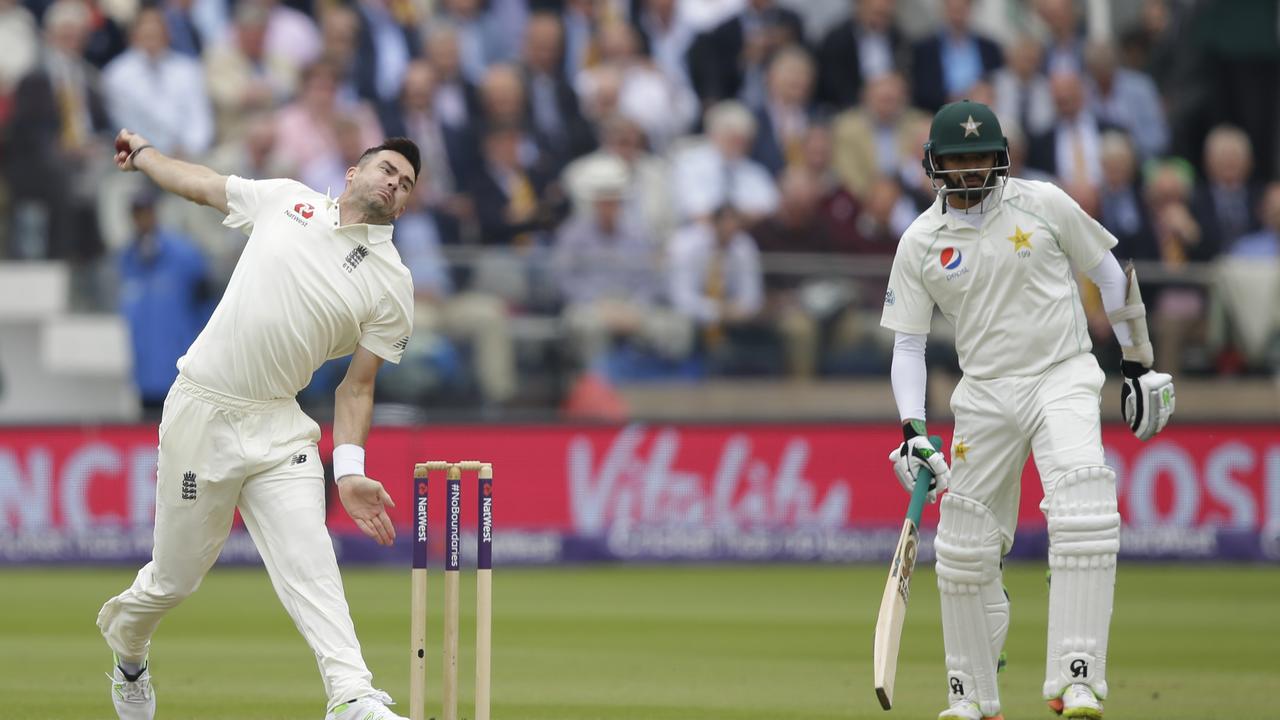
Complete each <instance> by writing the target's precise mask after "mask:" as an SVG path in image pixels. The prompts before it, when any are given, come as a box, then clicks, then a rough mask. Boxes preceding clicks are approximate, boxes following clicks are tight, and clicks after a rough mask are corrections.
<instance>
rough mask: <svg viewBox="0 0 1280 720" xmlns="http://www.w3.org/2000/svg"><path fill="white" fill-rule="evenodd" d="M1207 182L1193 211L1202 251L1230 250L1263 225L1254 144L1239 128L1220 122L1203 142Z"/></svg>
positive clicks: (1194, 200)
mask: <svg viewBox="0 0 1280 720" xmlns="http://www.w3.org/2000/svg"><path fill="white" fill-rule="evenodd" d="M1204 170H1205V182H1204V183H1203V184H1201V185H1200V186H1199V187H1198V188H1196V192H1195V197H1194V199H1193V200H1192V204H1191V211H1192V214H1193V215H1195V218H1196V222H1198V223H1199V224H1200V231H1201V233H1202V235H1201V241H1200V242H1201V253H1202V254H1203V255H1205V256H1206V257H1212V256H1214V255H1217V254H1218V253H1222V252H1228V253H1229V252H1230V251H1231V247H1232V245H1234V244H1235V241H1236V240H1237V239H1238V238H1239V237H1240V236H1242V235H1246V234H1248V233H1251V232H1255V231H1256V230H1258V228H1259V227H1260V223H1259V222H1258V217H1257V214H1256V213H1257V208H1258V206H1259V202H1258V201H1259V199H1260V196H1261V192H1260V190H1259V189H1258V186H1257V185H1254V184H1253V183H1251V182H1250V180H1249V176H1250V173H1251V172H1252V170H1253V145H1252V143H1250V141H1249V136H1248V135H1245V134H1244V131H1243V130H1241V129H1240V128H1237V127H1233V126H1231V125H1219V126H1218V127H1216V128H1214V129H1213V130H1212V131H1211V132H1210V133H1209V137H1207V138H1205V141H1204Z"/></svg>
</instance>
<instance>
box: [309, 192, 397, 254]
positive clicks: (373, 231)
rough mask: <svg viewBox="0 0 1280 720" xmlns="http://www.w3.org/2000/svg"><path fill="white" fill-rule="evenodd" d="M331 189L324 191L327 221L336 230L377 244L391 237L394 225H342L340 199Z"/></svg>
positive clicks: (371, 243)
mask: <svg viewBox="0 0 1280 720" xmlns="http://www.w3.org/2000/svg"><path fill="white" fill-rule="evenodd" d="M329 193H330V191H329V189H325V191H324V210H325V212H324V214H325V222H327V223H328V224H329V227H330V228H332V229H333V230H335V231H338V232H343V233H347V234H353V235H356V236H357V237H359V238H360V239H362V240H364V241H365V242H368V243H369V244H370V245H376V244H378V243H381V242H386V241H388V240H390V239H391V233H392V230H394V229H395V228H394V226H392V225H389V224H388V225H373V224H370V223H352V224H350V225H342V224H341V219H340V214H339V211H338V199H337V198H335V197H331V196H330V194H329Z"/></svg>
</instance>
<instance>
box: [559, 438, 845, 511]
mask: <svg viewBox="0 0 1280 720" xmlns="http://www.w3.org/2000/svg"><path fill="white" fill-rule="evenodd" d="M646 441H650V442H648V443H647V445H646ZM680 444H681V437H680V430H678V429H675V428H663V429H660V430H656V431H653V432H652V433H651V432H650V431H648V430H647V429H646V428H645V427H644V426H641V425H631V426H628V427H626V428H624V429H623V430H622V431H621V432H619V433H618V434H617V435H616V436H615V437H614V439H613V441H612V443H611V444H610V445H609V447H608V448H603V449H598V448H596V447H595V446H593V444H592V442H591V440H590V439H589V438H588V437H586V436H581V435H580V436H577V437H574V438H573V439H572V440H570V442H569V448H568V452H567V457H568V460H567V464H568V472H569V498H570V504H571V508H570V512H571V515H572V522H573V527H574V529H575V530H576V531H578V532H581V533H583V534H588V535H590V534H600V533H604V532H606V531H607V530H609V529H611V528H612V529H616V526H617V525H619V524H624V525H625V524H635V525H642V526H669V527H684V528H690V527H696V528H707V529H717V530H725V531H729V530H749V529H762V528H780V527H804V528H810V529H813V530H824V529H839V528H842V527H844V525H845V524H846V522H847V519H848V517H849V511H850V508H851V504H852V497H853V493H852V489H851V487H850V485H849V483H848V481H846V480H845V479H843V478H837V479H833V480H831V482H830V483H828V484H826V492H825V494H821V493H820V488H819V484H818V483H815V482H814V481H813V480H812V479H810V478H808V477H806V470H805V467H806V465H807V463H808V460H809V443H808V441H807V440H806V439H805V438H803V437H795V438H794V439H790V440H788V441H787V442H786V443H785V445H784V446H783V447H782V449H781V451H780V452H779V453H778V455H777V456H776V457H767V458H766V457H760V456H759V455H758V454H757V453H756V452H755V451H754V449H753V447H752V442H751V439H750V437H749V435H748V434H746V433H734V434H730V435H728V436H726V437H725V440H724V443H723V445H722V446H721V448H720V452H719V457H718V459H717V462H716V465H715V467H714V469H712V470H711V471H710V472H709V473H706V474H700V473H698V472H696V471H690V470H682V469H680V468H679V467H678V466H679V461H678V456H679V452H680Z"/></svg>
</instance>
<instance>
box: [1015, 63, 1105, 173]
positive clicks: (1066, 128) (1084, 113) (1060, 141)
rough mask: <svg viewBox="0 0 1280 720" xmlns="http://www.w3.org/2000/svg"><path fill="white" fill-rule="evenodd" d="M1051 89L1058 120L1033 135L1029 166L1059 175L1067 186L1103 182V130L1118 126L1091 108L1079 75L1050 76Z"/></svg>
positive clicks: (1028, 157)
mask: <svg viewBox="0 0 1280 720" xmlns="http://www.w3.org/2000/svg"><path fill="white" fill-rule="evenodd" d="M1049 90H1050V91H1051V92H1052V93H1053V104H1054V111H1055V113H1056V115H1057V120H1056V121H1055V122H1054V125H1053V127H1052V128H1051V129H1050V130H1049V131H1048V132H1045V133H1042V134H1040V135H1039V136H1035V137H1032V138H1031V141H1030V144H1029V146H1028V152H1027V165H1029V166H1030V167H1033V168H1035V169H1037V170H1042V171H1044V172H1047V173H1049V174H1050V175H1053V176H1055V177H1057V178H1058V179H1059V181H1060V182H1061V183H1062V185H1063V186H1064V187H1066V186H1072V185H1077V186H1078V185H1091V186H1096V185H1098V183H1100V182H1101V181H1102V162H1101V155H1100V153H1099V149H1100V148H1101V144H1102V133H1103V131H1104V130H1110V129H1115V128H1112V127H1111V126H1110V125H1107V124H1106V123H1103V122H1100V121H1099V120H1098V118H1097V117H1096V116H1094V114H1093V113H1092V112H1091V111H1090V110H1089V108H1088V106H1087V105H1086V104H1085V95H1084V84H1083V82H1081V80H1080V77H1079V76H1077V75H1073V74H1071V73H1059V74H1057V75H1054V76H1053V77H1051V78H1050V79H1049Z"/></svg>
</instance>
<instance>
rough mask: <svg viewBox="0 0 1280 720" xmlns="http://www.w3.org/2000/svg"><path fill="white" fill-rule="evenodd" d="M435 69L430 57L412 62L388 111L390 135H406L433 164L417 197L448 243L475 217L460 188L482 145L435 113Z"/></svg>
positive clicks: (477, 160)
mask: <svg viewBox="0 0 1280 720" xmlns="http://www.w3.org/2000/svg"><path fill="white" fill-rule="evenodd" d="M435 96H436V71H435V68H433V67H432V66H431V64H430V63H428V62H427V61H426V60H414V61H412V62H410V63H409V67H408V69H407V70H406V71H405V76H404V88H403V90H401V93H400V102H399V103H398V104H397V107H395V108H394V109H392V110H391V111H390V112H387V113H385V114H384V117H383V120H382V127H383V131H384V132H385V133H386V135H387V136H388V137H395V136H404V137H408V138H409V139H411V140H413V141H414V142H415V143H417V144H418V149H419V151H420V152H421V153H422V164H423V165H424V166H426V167H428V168H431V172H429V173H425V174H424V175H423V176H422V178H421V179H420V180H419V182H418V185H417V192H418V193H419V195H418V197H419V198H420V199H421V202H422V203H423V204H424V205H425V207H426V209H427V210H428V211H430V212H432V213H434V219H435V222H436V223H437V224H438V225H439V226H440V227H439V230H440V232H441V234H442V235H443V237H444V240H445V242H446V243H452V242H454V241H456V240H457V239H458V232H459V230H458V229H459V227H460V224H462V223H465V222H469V221H470V220H471V219H472V217H473V214H474V213H473V210H472V208H471V202H470V200H469V199H468V198H467V197H466V195H464V194H463V192H462V190H463V188H465V187H466V186H467V182H468V178H469V177H471V176H472V175H474V174H475V173H477V172H479V171H480V149H479V145H478V142H477V141H476V139H475V136H474V135H473V134H472V132H471V131H470V129H469V128H454V127H450V126H448V125H445V124H444V123H443V122H441V121H440V119H439V118H438V117H437V115H436V105H435V102H434V98H435Z"/></svg>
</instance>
